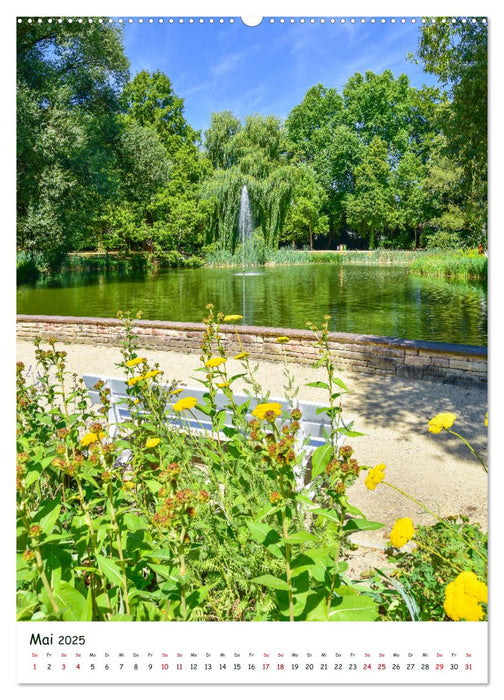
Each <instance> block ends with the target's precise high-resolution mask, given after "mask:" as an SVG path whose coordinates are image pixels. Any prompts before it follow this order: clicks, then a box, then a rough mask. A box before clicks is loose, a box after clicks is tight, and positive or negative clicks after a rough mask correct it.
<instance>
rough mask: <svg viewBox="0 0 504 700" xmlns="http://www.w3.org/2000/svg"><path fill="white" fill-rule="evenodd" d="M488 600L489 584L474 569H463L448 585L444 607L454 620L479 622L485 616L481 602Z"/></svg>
mask: <svg viewBox="0 0 504 700" xmlns="http://www.w3.org/2000/svg"><path fill="white" fill-rule="evenodd" d="M487 601H488V589H487V586H486V585H485V584H484V583H483V582H482V581H480V580H479V579H478V577H477V576H476V574H475V573H473V572H472V571H463V572H462V573H461V574H459V575H458V576H457V578H456V579H455V580H454V581H452V582H451V583H449V584H448V585H447V586H446V589H445V600H444V605H443V607H444V611H445V613H446V614H447V615H448V617H449V618H451V619H452V620H456V621H458V620H466V621H468V622H478V621H479V620H482V619H483V618H484V616H485V613H484V611H483V608H482V607H481V605H480V603H486V602H487Z"/></svg>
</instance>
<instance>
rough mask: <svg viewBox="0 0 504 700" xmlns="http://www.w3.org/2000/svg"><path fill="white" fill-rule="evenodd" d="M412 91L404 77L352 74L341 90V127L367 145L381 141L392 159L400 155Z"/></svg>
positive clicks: (405, 139) (407, 135) (406, 133)
mask: <svg viewBox="0 0 504 700" xmlns="http://www.w3.org/2000/svg"><path fill="white" fill-rule="evenodd" d="M414 92H415V91H414V89H413V88H412V87H411V86H410V83H409V79H408V77H407V76H406V75H405V74H401V75H400V76H399V77H398V78H394V75H393V73H392V71H390V70H386V71H384V72H383V73H382V74H381V75H377V74H375V73H373V72H372V71H366V73H365V75H364V76H363V75H362V74H361V73H355V75H353V76H352V77H350V78H349V79H348V81H347V83H346V84H345V86H344V88H343V97H344V102H345V123H346V124H347V125H348V126H349V127H350V128H352V129H353V130H354V131H355V132H356V133H357V134H358V135H359V137H360V139H361V140H362V141H363V142H364V143H365V144H366V145H367V144H369V143H371V141H372V140H373V138H375V137H379V138H380V139H382V141H384V142H385V143H386V144H387V145H388V147H389V149H390V153H391V155H392V156H394V157H395V155H396V152H397V153H398V154H401V153H404V151H405V150H406V148H407V146H408V143H409V138H410V134H411V128H410V126H411V102H412V97H413V95H414Z"/></svg>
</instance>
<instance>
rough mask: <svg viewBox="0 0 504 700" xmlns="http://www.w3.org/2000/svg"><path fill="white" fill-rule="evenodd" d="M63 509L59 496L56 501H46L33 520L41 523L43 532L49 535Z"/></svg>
mask: <svg viewBox="0 0 504 700" xmlns="http://www.w3.org/2000/svg"><path fill="white" fill-rule="evenodd" d="M60 510H61V501H60V499H59V498H57V499H56V500H55V501H45V502H44V505H43V506H42V508H40V510H39V511H38V512H37V513H36V515H35V516H34V518H33V522H34V523H37V524H38V525H40V527H41V528H42V532H43V533H44V534H45V535H48V534H49V533H50V532H51V530H52V529H53V527H54V526H55V524H56V521H57V520H58V516H59V514H60Z"/></svg>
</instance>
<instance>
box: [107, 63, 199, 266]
mask: <svg viewBox="0 0 504 700" xmlns="http://www.w3.org/2000/svg"><path fill="white" fill-rule="evenodd" d="M121 107H122V113H121V119H120V122H121V126H122V132H121V135H120V138H119V140H118V164H119V173H120V183H121V186H120V195H121V196H120V197H119V198H118V199H117V201H116V202H115V203H114V206H112V207H111V208H110V209H109V212H108V217H107V223H106V230H107V235H106V241H107V247H109V248H111V247H112V248H117V247H119V248H126V249H128V248H140V249H143V250H147V251H149V252H151V253H153V254H155V255H160V254H163V253H165V252H167V251H172V250H177V251H179V252H188V253H192V252H194V251H195V250H197V249H198V247H200V246H201V245H202V243H203V231H202V228H203V215H202V213H201V211H203V210H204V205H201V207H200V203H199V190H200V184H201V181H202V180H203V179H204V178H205V177H206V176H207V175H208V173H209V171H210V170H211V165H210V162H209V161H208V159H206V158H205V157H204V155H203V154H202V153H201V152H200V151H199V149H198V147H197V145H196V142H197V140H198V139H199V133H198V132H196V131H195V130H194V129H193V128H192V127H191V126H190V125H189V124H188V123H187V121H186V119H185V116H184V101H183V99H182V98H180V97H179V96H178V95H177V94H176V93H175V92H174V90H173V88H172V84H171V81H170V79H169V78H168V76H167V75H165V74H164V73H161V72H160V71H155V72H154V73H152V74H149V73H148V72H147V71H141V72H140V73H138V74H137V75H136V76H135V77H134V78H133V79H132V80H131V81H130V82H129V83H128V84H127V85H126V86H125V88H124V91H123V93H122V95H121ZM200 210H201V211H200Z"/></svg>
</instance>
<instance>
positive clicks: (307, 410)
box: [83, 374, 340, 449]
mask: <svg viewBox="0 0 504 700" xmlns="http://www.w3.org/2000/svg"><path fill="white" fill-rule="evenodd" d="M83 380H84V384H85V386H86V388H87V390H88V393H89V398H90V400H91V402H92V403H93V404H97V403H100V394H99V392H98V391H97V390H96V389H94V386H95V385H96V383H97V382H98V381H100V380H101V381H103V382H104V384H105V387H107V388H109V389H110V400H111V409H110V412H109V416H108V420H109V424H110V425H111V426H112V427H113V428H114V427H115V426H117V425H118V424H119V423H121V422H122V421H125V420H128V418H129V417H130V410H129V407H128V403H127V399H128V398H129V397H128V393H127V388H128V385H127V383H126V382H125V381H124V380H123V379H118V378H116V377H101V376H97V375H90V374H85V375H84V376H83ZM206 391H207V390H206V389H202V388H201V389H200V388H195V387H185V388H184V389H183V390H182V391H181V392H180V393H179V394H177V396H176V397H175V398H174V402H175V401H178V400H179V399H181V398H185V397H188V396H194V397H195V398H196V399H198V403H203V402H204V399H203V396H204V394H205V393H206ZM233 400H234V402H235V403H236V404H237V405H242V404H243V403H245V402H247V401H248V402H250V403H249V407H248V410H247V413H246V418H247V420H251V419H252V411H253V410H254V408H255V407H256V405H257V404H258V403H259V402H258V401H257V400H256V399H255V398H254V397H250V396H248V395H247V394H240V393H235V392H233ZM268 401H270V402H273V401H274V402H276V403H279V404H280V405H281V406H282V409H283V411H284V412H290V411H291V410H292V409H293V408H299V410H300V411H301V419H300V424H301V430H300V433H301V437H308V438H309V446H310V448H311V449H315V448H316V447H318V446H319V445H322V444H325V443H326V442H327V440H328V435H329V434H330V431H331V425H330V420H329V417H328V416H327V414H326V413H324V412H317V409H320V408H322V404H318V403H314V402H312V401H296V402H295V403H294V404H293V403H291V402H289V401H287V400H286V399H285V398H276V397H269V398H268ZM216 404H217V407H218V408H224V409H226V412H225V413H226V417H225V420H224V426H227V427H231V426H232V425H233V424H232V411H231V409H230V408H229V399H228V397H227V396H226V395H225V394H224V392H223V391H220V390H219V391H218V392H217V395H216ZM188 415H189V414H188V412H184V413H183V414H182V415H181V416H178V415H175V413H174V412H172V411H170V412H169V413H167V414H166V419H167V421H168V422H169V423H170V424H173V425H174V426H177V425H178V426H180V427H181V428H191V429H194V430H200V431H201V430H208V431H210V430H211V427H212V425H211V421H210V419H209V417H208V416H207V414H206V413H203V411H200V410H199V409H198V406H197V405H196V406H195V408H194V409H191V417H190V418H188V417H187V416H188ZM338 442H340V440H338Z"/></svg>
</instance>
